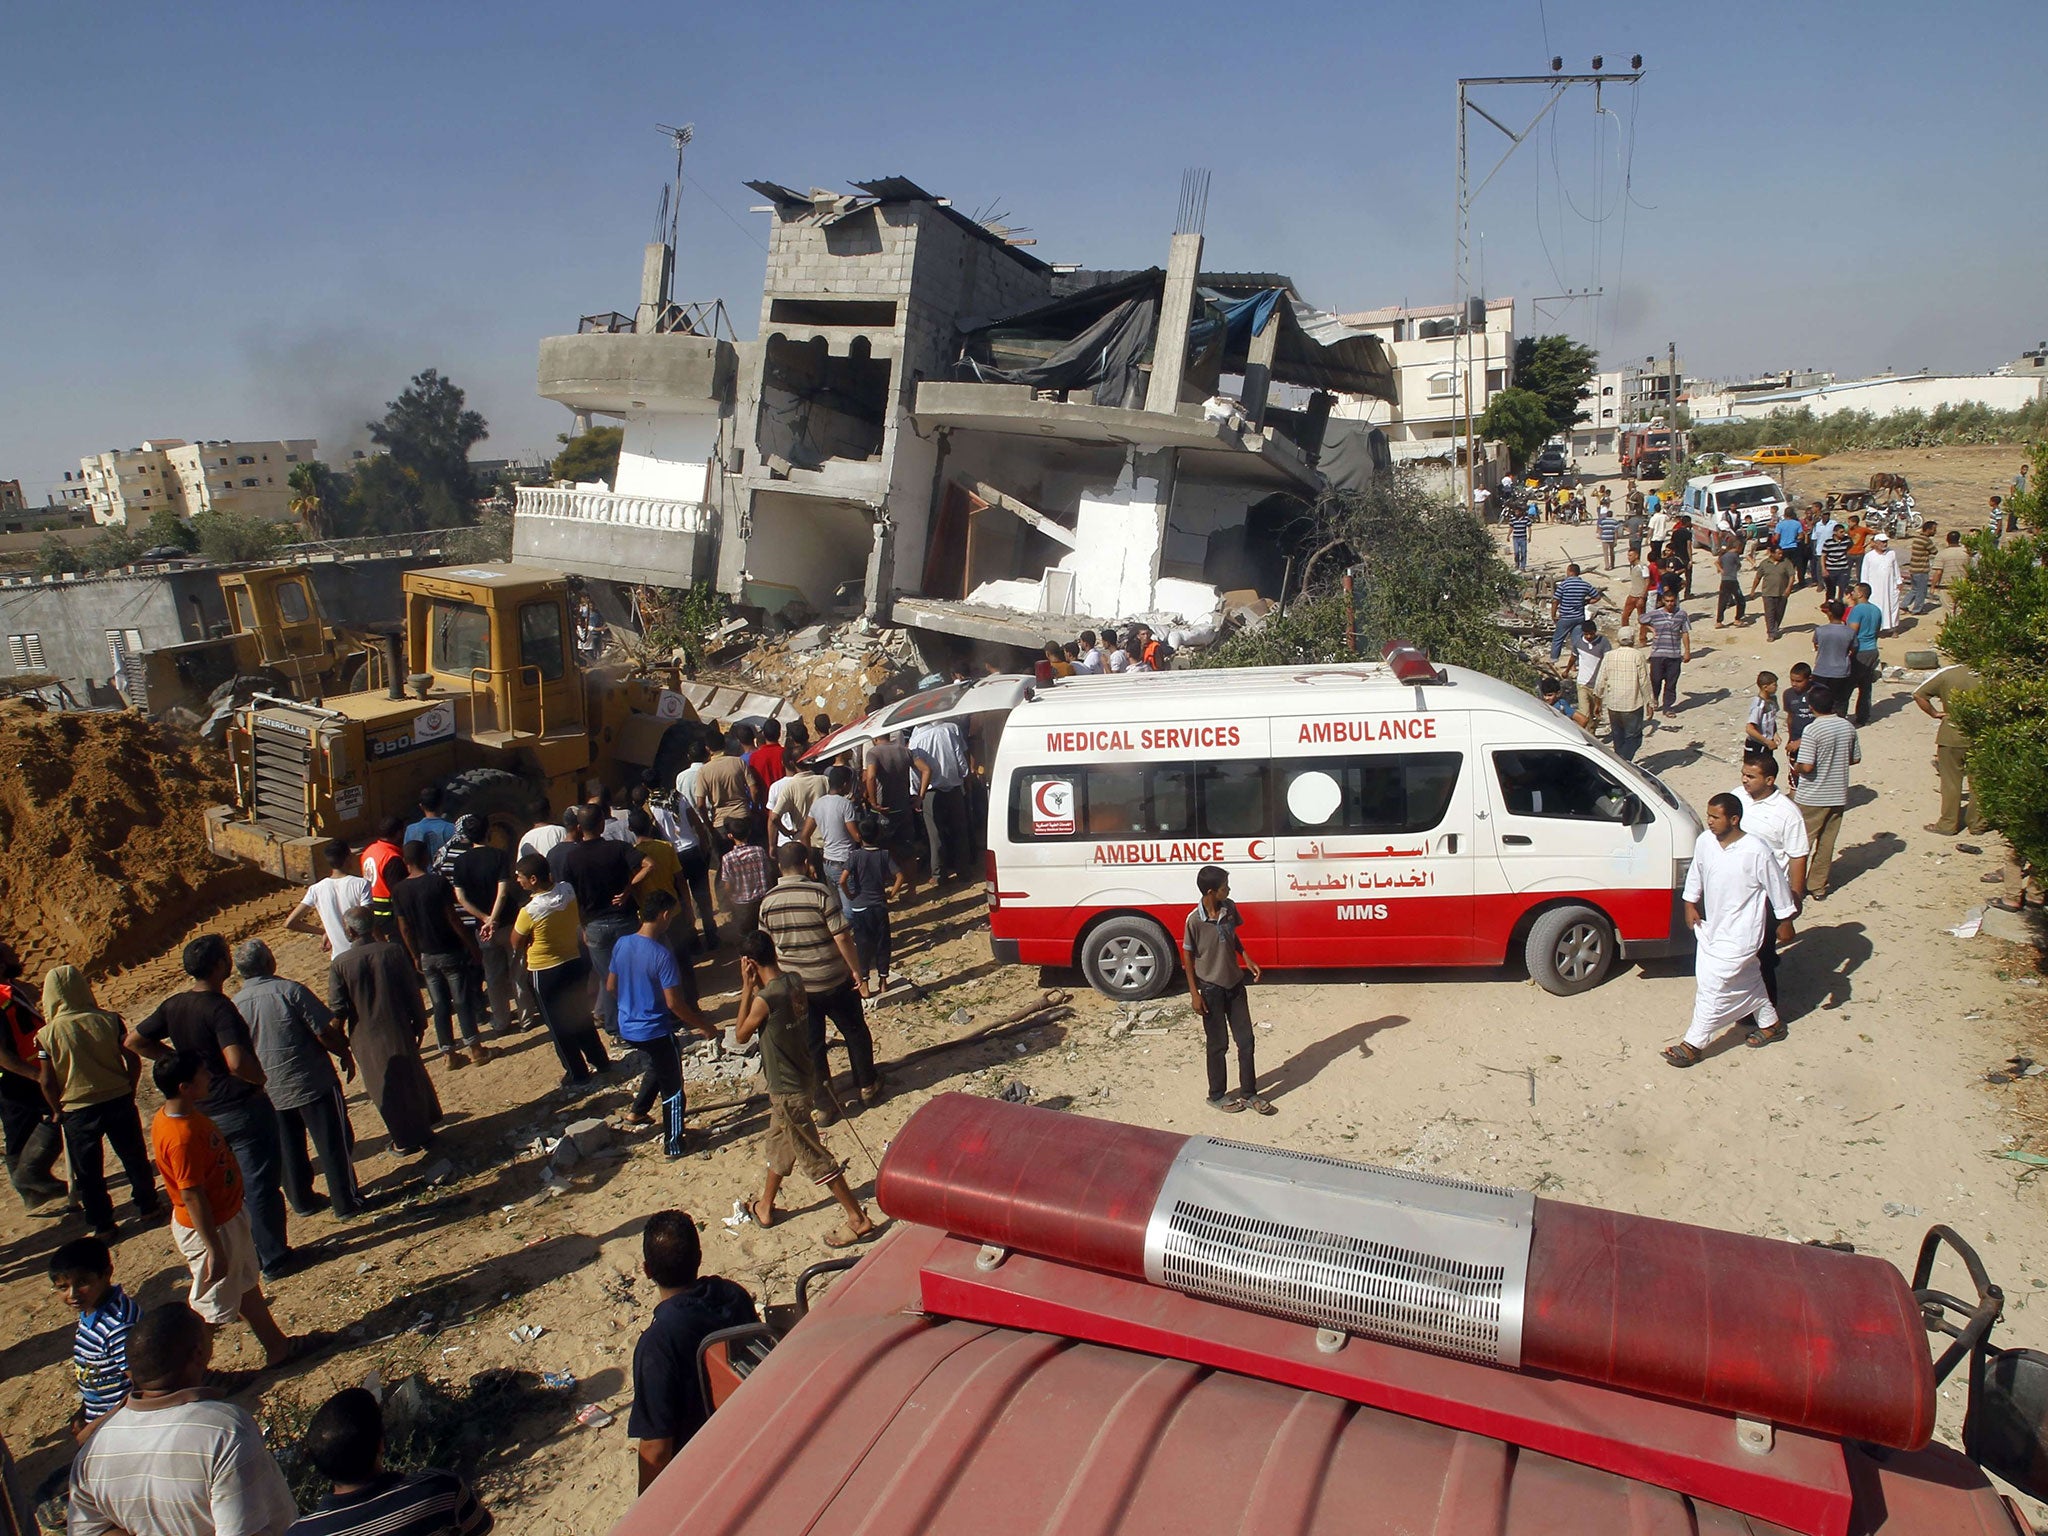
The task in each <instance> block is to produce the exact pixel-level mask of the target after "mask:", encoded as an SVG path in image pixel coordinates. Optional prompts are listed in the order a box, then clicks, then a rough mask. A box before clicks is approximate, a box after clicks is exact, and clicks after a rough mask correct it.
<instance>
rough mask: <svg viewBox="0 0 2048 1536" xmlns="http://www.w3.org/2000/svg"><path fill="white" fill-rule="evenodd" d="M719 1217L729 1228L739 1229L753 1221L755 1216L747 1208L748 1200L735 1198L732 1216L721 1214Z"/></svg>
mask: <svg viewBox="0 0 2048 1536" xmlns="http://www.w3.org/2000/svg"><path fill="white" fill-rule="evenodd" d="M718 1219H719V1220H720V1221H721V1222H723V1223H724V1224H725V1225H726V1227H727V1228H728V1229H737V1228H740V1227H744V1226H747V1225H749V1224H750V1223H751V1222H752V1221H753V1219H754V1217H753V1213H752V1212H750V1211H749V1210H748V1209H747V1202H746V1201H744V1200H735V1201H733V1203H732V1214H731V1215H730V1216H721V1217H719V1218H718Z"/></svg>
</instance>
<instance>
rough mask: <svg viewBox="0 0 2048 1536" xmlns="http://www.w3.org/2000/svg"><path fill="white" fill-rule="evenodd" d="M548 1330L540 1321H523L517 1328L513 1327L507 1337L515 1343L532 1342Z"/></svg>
mask: <svg viewBox="0 0 2048 1536" xmlns="http://www.w3.org/2000/svg"><path fill="white" fill-rule="evenodd" d="M546 1332H547V1329H545V1328H543V1327H542V1326H541V1325H540V1324H539V1323H521V1324H520V1325H519V1326H518V1327H517V1328H514V1329H511V1330H510V1331H509V1332H508V1333H507V1334H506V1337H507V1338H509V1339H510V1340H511V1341H512V1342H513V1343H514V1344H531V1343H533V1342H534V1341H535V1340H536V1339H538V1338H539V1337H540V1336H541V1335H542V1334H544V1333H546Z"/></svg>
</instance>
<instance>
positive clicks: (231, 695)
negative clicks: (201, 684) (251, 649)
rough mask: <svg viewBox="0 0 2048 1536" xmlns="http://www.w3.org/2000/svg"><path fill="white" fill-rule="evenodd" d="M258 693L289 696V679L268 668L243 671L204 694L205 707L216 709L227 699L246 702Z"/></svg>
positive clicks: (238, 702) (239, 702)
mask: <svg viewBox="0 0 2048 1536" xmlns="http://www.w3.org/2000/svg"><path fill="white" fill-rule="evenodd" d="M259 693H276V694H282V695H284V696H286V697H291V696H292V685H291V680H290V679H289V678H287V677H286V676H285V675H284V674H283V673H282V672H273V671H271V670H270V669H269V668H265V669H264V670H263V671H261V672H245V673H243V674H242V675H241V676H239V677H231V678H229V679H228V680H227V681H226V682H224V683H222V684H221V685H220V686H219V687H218V688H216V689H214V690H213V692H211V693H209V694H208V695H207V696H206V707H207V708H208V709H216V708H218V707H219V706H220V704H221V703H222V702H223V701H224V700H227V699H233V700H234V701H235V703H237V704H246V703H248V702H249V699H250V697H251V696H252V695H254V694H259Z"/></svg>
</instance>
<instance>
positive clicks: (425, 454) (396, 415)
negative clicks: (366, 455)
mask: <svg viewBox="0 0 2048 1536" xmlns="http://www.w3.org/2000/svg"><path fill="white" fill-rule="evenodd" d="M467 399H468V397H467V396H466V395H464V394H463V392H462V390H461V389H460V388H458V387H457V386H456V384H455V383H454V381H453V380H451V379H445V378H443V377H442V376H441V374H440V371H439V370H438V369H434V368H429V369H427V370H425V371H424V372H422V373H418V374H415V375H414V376H413V380H412V382H411V383H410V384H408V385H407V386H406V387H405V389H404V391H403V392H401V393H400V395H399V397H398V398H397V399H396V400H393V401H392V402H391V403H390V405H388V406H387V407H385V411H384V419H383V420H382V421H373V422H371V423H369V427H370V438H371V440H372V441H373V442H375V443H376V444H377V446H378V447H380V448H382V449H383V450H384V451H385V453H386V454H387V455H388V456H389V457H390V459H391V461H392V463H393V465H394V466H395V467H397V468H398V469H401V470H404V471H406V472H407V473H408V474H410V475H411V476H412V477H413V479H414V480H415V481H416V482H417V484H418V485H419V487H420V506H421V508H422V509H423V510H426V511H429V512H431V514H432V515H434V516H436V517H440V516H443V515H448V514H452V518H451V521H450V522H445V523H440V522H437V523H428V524H420V525H415V526H424V527H449V526H452V525H453V524H454V523H467V522H472V521H474V514H473V509H472V503H474V502H475V500H476V484H475V480H474V477H473V476H472V475H471V473H470V468H469V450H470V449H472V448H474V447H475V446H476V445H477V444H478V443H480V442H482V441H483V440H484V439H485V438H486V437H488V436H490V430H489V428H488V427H486V426H485V424H484V419H483V417H482V416H480V415H478V414H477V413H476V412H475V411H472V410H469V409H468V408H467V405H466V402H467Z"/></svg>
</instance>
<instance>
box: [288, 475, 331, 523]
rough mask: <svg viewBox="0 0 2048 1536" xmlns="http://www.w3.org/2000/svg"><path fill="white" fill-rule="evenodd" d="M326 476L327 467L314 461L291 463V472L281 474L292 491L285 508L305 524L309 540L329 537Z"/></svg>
mask: <svg viewBox="0 0 2048 1536" xmlns="http://www.w3.org/2000/svg"><path fill="white" fill-rule="evenodd" d="M327 478H328V476H327V466H326V465H325V464H321V463H318V462H317V461H316V462H311V463H306V464H297V465H294V466H293V467H292V472H291V473H290V474H289V475H287V476H286V477H285V484H287V485H289V486H290V487H291V491H292V497H291V501H290V503H289V504H288V510H289V511H290V512H291V514H292V516H293V517H296V518H297V519H298V520H299V521H300V522H301V523H303V524H304V525H305V529H306V537H307V538H309V539H325V538H331V537H332V536H333V535H332V530H331V525H330V520H329V518H328V508H327V494H328V487H327V483H326V482H327Z"/></svg>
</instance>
